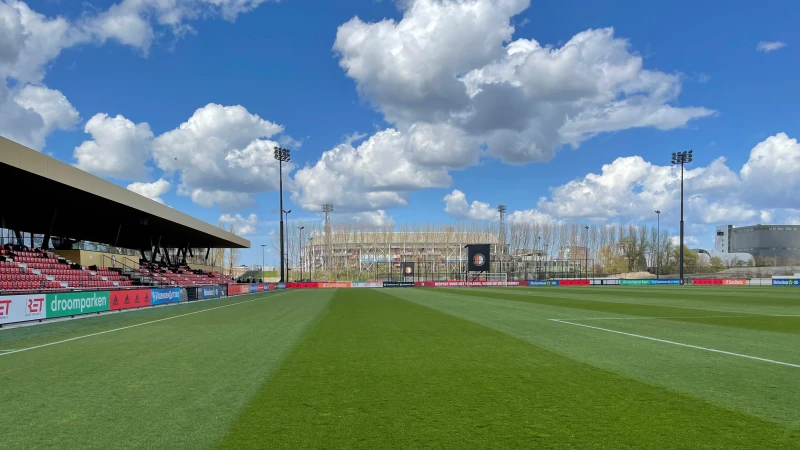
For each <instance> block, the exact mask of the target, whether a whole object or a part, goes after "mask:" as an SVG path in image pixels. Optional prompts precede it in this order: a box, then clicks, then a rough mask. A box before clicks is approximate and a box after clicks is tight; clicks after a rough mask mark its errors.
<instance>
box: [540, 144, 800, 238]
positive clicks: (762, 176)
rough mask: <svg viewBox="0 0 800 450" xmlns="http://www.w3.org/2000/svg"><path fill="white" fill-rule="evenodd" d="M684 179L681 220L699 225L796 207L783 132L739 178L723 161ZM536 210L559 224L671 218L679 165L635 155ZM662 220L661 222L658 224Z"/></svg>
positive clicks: (793, 148)
mask: <svg viewBox="0 0 800 450" xmlns="http://www.w3.org/2000/svg"><path fill="white" fill-rule="evenodd" d="M686 169H687V170H686V173H685V186H686V188H685V192H686V213H687V215H688V216H689V217H691V220H692V221H694V222H699V223H704V224H713V223H716V224H719V223H733V224H739V223H748V222H754V221H760V222H769V221H771V220H778V219H781V218H783V217H784V216H786V214H785V213H783V212H782V211H785V210H787V209H792V208H800V199H798V198H797V195H796V192H798V190H800V145H798V142H797V140H796V139H791V138H789V136H787V135H786V134H785V133H778V134H776V135H775V136H771V137H769V138H767V139H765V140H764V141H763V142H760V143H758V144H757V145H756V146H755V147H754V148H753V149H752V150H751V152H750V158H749V159H748V161H747V163H745V164H744V165H743V167H742V169H741V170H740V172H739V174H737V173H736V172H734V171H732V170H731V169H730V168H729V167H728V166H727V164H726V160H725V158H717V159H716V160H714V161H712V163H711V164H709V165H708V166H704V167H693V166H688V167H687V168H686ZM537 206H538V209H539V210H541V211H543V212H545V213H548V214H552V215H553V216H555V217H557V218H563V219H571V218H585V219H593V220H614V219H618V218H623V219H634V220H647V219H651V218H652V217H653V211H655V210H656V209H659V210H661V211H663V214H662V216H669V215H672V216H677V211H678V210H679V207H680V172H679V168H678V167H677V166H674V167H673V166H667V165H663V166H662V165H656V164H653V163H650V162H647V161H645V160H644V159H643V158H641V157H640V156H632V157H625V158H617V159H616V160H614V162H612V163H610V164H606V165H604V166H603V167H602V170H601V173H599V174H594V173H590V174H588V175H586V176H584V177H581V178H578V179H576V180H573V181H570V182H568V183H566V184H564V185H561V186H557V187H554V188H552V189H551V195H550V198H549V199H548V198H541V199H540V200H539V202H538V204H537ZM663 218H664V217H662V219H663Z"/></svg>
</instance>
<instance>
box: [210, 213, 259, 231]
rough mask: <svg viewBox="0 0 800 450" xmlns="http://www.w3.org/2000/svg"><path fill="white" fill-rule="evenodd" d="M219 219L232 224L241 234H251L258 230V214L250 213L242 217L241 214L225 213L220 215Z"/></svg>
mask: <svg viewBox="0 0 800 450" xmlns="http://www.w3.org/2000/svg"><path fill="white" fill-rule="evenodd" d="M219 221H220V222H222V223H226V224H232V225H233V230H234V232H235V233H236V234H237V235H239V236H251V235H254V234H256V233H257V232H258V216H257V215H255V214H250V215H249V216H247V217H242V216H241V214H236V215H234V216H232V215H230V214H223V215H221V216H220V218H219Z"/></svg>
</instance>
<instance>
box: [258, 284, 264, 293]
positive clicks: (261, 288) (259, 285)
mask: <svg viewBox="0 0 800 450" xmlns="http://www.w3.org/2000/svg"><path fill="white" fill-rule="evenodd" d="M256 290H257V291H258V292H264V283H258V287H257V288H256Z"/></svg>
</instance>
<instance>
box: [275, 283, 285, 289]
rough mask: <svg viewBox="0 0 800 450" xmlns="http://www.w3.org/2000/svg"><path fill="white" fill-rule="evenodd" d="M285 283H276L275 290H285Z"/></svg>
mask: <svg viewBox="0 0 800 450" xmlns="http://www.w3.org/2000/svg"><path fill="white" fill-rule="evenodd" d="M286 287H287V286H286V283H276V284H275V289H286Z"/></svg>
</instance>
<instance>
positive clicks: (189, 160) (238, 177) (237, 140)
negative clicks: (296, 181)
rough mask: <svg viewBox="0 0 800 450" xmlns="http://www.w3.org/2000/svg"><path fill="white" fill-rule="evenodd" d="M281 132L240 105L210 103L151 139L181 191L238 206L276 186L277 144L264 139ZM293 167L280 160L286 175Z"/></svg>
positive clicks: (158, 160)
mask: <svg viewBox="0 0 800 450" xmlns="http://www.w3.org/2000/svg"><path fill="white" fill-rule="evenodd" d="M282 131H283V127H282V126H280V125H277V124H275V123H273V122H270V121H268V120H265V119H262V118H261V117H259V116H258V115H256V114H251V113H250V112H249V111H247V109H245V108H244V107H243V106H238V105H237V106H222V105H217V104H214V103H211V104H208V105H206V106H204V107H202V108H199V109H198V110H196V111H195V112H194V114H193V115H192V116H191V117H190V118H189V120H187V121H186V122H184V123H182V124H181V125H180V126H179V127H178V128H176V129H174V130H171V131H168V132H166V133H164V134H162V135H160V136H158V137H156V138H155V139H153V142H152V152H153V158H154V161H155V163H156V165H157V166H158V167H159V168H160V169H162V170H164V171H165V172H167V173H177V174H179V177H180V180H181V189H179V191H178V192H179V194H183V195H190V196H191V198H192V201H194V202H195V203H198V204H200V205H203V206H207V207H209V206H212V205H214V204H219V205H223V204H227V205H229V207H235V208H239V207H243V206H248V205H252V204H253V203H254V200H253V195H254V194H257V193H260V192H265V191H273V190H277V189H278V161H276V160H275V158H274V157H273V149H274V147H276V146H277V145H278V143H277V142H276V141H272V140H269V139H268V138H270V137H273V136H274V135H276V134H278V133H280V132H282ZM293 167H294V166H293V165H292V164H291V163H289V164H284V165H283V170H284V173H285V174H288V172H289V171H290V170H292V168H293Z"/></svg>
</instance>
